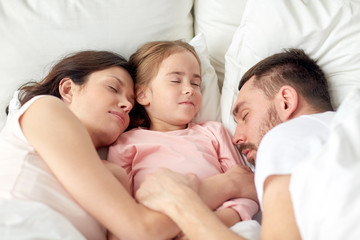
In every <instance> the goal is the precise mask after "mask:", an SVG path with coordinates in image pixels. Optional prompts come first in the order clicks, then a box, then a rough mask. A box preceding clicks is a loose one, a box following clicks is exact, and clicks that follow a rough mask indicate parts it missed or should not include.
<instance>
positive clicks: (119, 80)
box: [109, 75, 125, 87]
mask: <svg viewBox="0 0 360 240" xmlns="http://www.w3.org/2000/svg"><path fill="white" fill-rule="evenodd" d="M109 76H110V77H113V78H115V79H116V80H117V81H118V82H119V83H120V85H121V86H122V87H124V86H125V83H124V81H123V80H121V79H120V78H118V77H117V76H114V75H109Z"/></svg>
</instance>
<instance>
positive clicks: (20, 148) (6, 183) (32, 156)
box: [0, 96, 106, 239]
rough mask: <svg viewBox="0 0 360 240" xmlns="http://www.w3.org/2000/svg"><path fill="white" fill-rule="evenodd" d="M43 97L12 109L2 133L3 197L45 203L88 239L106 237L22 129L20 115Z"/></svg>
mask: <svg viewBox="0 0 360 240" xmlns="http://www.w3.org/2000/svg"><path fill="white" fill-rule="evenodd" d="M41 97H43V96H37V97H34V98H33V99H31V100H30V101H28V102H27V103H26V104H24V106H22V107H21V108H20V109H19V110H16V111H10V113H9V116H8V118H7V122H6V124H5V126H4V128H3V129H2V130H1V132H0V153H1V154H0V199H1V198H2V199H20V200H27V201H35V202H41V203H43V204H45V205H47V206H49V207H50V208H52V209H53V210H55V211H57V212H59V213H60V214H62V215H63V216H65V217H66V218H67V219H68V220H69V221H70V222H71V223H72V224H73V225H74V226H75V227H76V228H77V229H78V230H79V231H80V232H81V233H82V234H83V235H84V236H85V237H86V239H106V231H105V229H104V228H103V227H102V226H101V225H100V224H99V223H98V222H97V221H96V220H95V219H94V218H93V217H92V216H91V215H90V214H88V213H87V212H86V211H85V210H84V209H83V208H82V207H80V205H79V204H78V203H77V202H76V201H75V200H74V199H73V198H72V197H71V196H70V195H69V193H68V192H67V191H66V190H65V189H64V188H63V187H62V185H61V184H60V183H59V182H58V180H57V179H56V178H55V176H54V175H53V174H52V172H51V171H50V169H49V168H48V167H47V165H46V164H45V162H44V161H43V160H42V159H41V158H40V156H39V155H38V154H37V153H36V151H35V150H34V148H33V147H32V146H31V145H30V144H29V142H28V141H27V140H26V138H25V136H24V134H23V132H22V129H21V127H20V124H19V119H20V117H21V116H22V115H23V114H24V112H25V111H26V110H27V109H28V108H29V106H30V105H31V104H32V103H33V102H34V101H36V100H37V99H39V98H41Z"/></svg>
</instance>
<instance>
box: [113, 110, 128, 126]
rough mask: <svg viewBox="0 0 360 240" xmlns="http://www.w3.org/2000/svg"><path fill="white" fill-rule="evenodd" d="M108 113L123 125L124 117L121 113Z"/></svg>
mask: <svg viewBox="0 0 360 240" xmlns="http://www.w3.org/2000/svg"><path fill="white" fill-rule="evenodd" d="M110 113H111V114H112V115H113V116H115V117H116V118H118V119H119V120H120V121H121V123H122V124H123V125H124V124H125V115H124V114H123V113H121V112H117V111H110Z"/></svg>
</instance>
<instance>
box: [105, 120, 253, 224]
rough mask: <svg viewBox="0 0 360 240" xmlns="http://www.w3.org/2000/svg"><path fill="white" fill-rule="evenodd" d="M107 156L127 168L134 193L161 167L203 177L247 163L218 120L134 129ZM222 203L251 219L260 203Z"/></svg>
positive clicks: (121, 137)
mask: <svg viewBox="0 0 360 240" xmlns="http://www.w3.org/2000/svg"><path fill="white" fill-rule="evenodd" d="M108 160H109V161H110V162H114V163H116V164H118V165H120V166H122V167H123V168H124V169H125V170H126V172H127V174H128V176H129V181H130V184H131V187H132V192H133V194H134V193H135V192H136V190H137V189H138V188H139V187H140V184H141V183H142V182H143V181H144V180H145V177H146V176H147V175H148V174H149V173H152V172H154V171H155V170H156V169H158V168H169V169H171V170H173V171H176V172H179V173H183V174H187V173H193V174H196V175H197V176H198V178H199V179H204V178H207V177H210V176H213V175H215V174H219V173H224V172H226V171H227V170H228V169H229V168H231V167H232V166H234V165H236V164H241V165H244V164H245V163H244V161H243V159H242V158H241V155H240V153H239V151H238V150H237V149H236V148H235V146H234V145H233V143H232V141H231V137H230V135H229V134H228V132H227V130H226V129H225V128H224V127H223V125H222V124H221V123H220V122H215V121H209V122H205V123H202V124H194V123H190V124H188V127H187V128H186V129H182V130H176V131H169V132H160V131H152V130H147V129H143V128H137V129H132V130H130V131H128V132H125V133H123V134H122V135H121V136H120V137H119V138H118V140H117V141H116V142H115V143H114V144H113V145H112V146H110V148H109V153H108ZM222 207H232V208H233V209H235V210H236V211H237V212H238V213H239V215H240V217H241V219H242V220H249V219H251V218H252V216H253V215H254V214H255V213H256V212H257V211H258V205H257V203H255V202H254V201H253V200H250V199H245V198H241V199H232V200H230V201H228V202H225V203H224V204H223V206H222Z"/></svg>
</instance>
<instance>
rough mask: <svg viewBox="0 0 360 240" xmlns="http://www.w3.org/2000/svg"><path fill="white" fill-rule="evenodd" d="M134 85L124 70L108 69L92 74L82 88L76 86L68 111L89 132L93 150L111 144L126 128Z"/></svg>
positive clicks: (132, 99) (118, 68)
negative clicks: (70, 111) (93, 146)
mask: <svg viewBox="0 0 360 240" xmlns="http://www.w3.org/2000/svg"><path fill="white" fill-rule="evenodd" d="M133 104H134V84H133V80H132V78H131V76H130V75H129V73H128V72H127V71H125V70H124V69H122V68H120V67H111V68H108V69H105V70H101V71H97V72H93V73H92V74H90V75H89V76H88V80H87V82H86V83H85V84H84V85H83V86H75V87H74V91H73V96H72V100H71V103H70V104H69V107H70V109H71V110H72V111H73V112H74V113H75V115H76V116H77V117H78V118H79V119H80V120H81V121H82V123H83V124H84V125H85V127H86V128H87V130H88V132H89V133H90V136H91V139H92V141H93V142H94V145H95V147H101V146H106V145H109V144H111V143H112V142H114V141H115V140H116V139H117V137H118V136H119V135H120V134H121V133H123V132H124V131H125V129H126V128H127V127H128V125H129V112H130V110H131V109H132V107H133Z"/></svg>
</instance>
